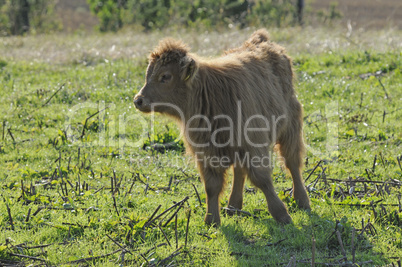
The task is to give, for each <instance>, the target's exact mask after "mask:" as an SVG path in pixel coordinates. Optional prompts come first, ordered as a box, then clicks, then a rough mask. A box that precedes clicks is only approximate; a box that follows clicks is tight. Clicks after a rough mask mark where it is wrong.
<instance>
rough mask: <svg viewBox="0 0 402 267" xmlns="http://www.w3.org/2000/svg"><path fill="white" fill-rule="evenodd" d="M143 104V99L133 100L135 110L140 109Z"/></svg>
mask: <svg viewBox="0 0 402 267" xmlns="http://www.w3.org/2000/svg"><path fill="white" fill-rule="evenodd" d="M143 103H144V100H143V98H142V97H141V96H140V97H137V98H136V99H135V100H134V105H135V106H136V108H141V106H142V104H143Z"/></svg>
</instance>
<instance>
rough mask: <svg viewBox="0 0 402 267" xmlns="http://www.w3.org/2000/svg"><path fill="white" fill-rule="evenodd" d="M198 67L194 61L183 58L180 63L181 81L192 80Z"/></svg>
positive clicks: (186, 57) (189, 58)
mask: <svg viewBox="0 0 402 267" xmlns="http://www.w3.org/2000/svg"><path fill="white" fill-rule="evenodd" d="M197 70H198V65H197V62H195V60H194V59H193V58H191V57H189V56H185V57H184V58H183V60H182V61H181V77H180V78H181V79H182V80H183V81H189V80H192V79H193V78H194V76H195V74H196V73H197Z"/></svg>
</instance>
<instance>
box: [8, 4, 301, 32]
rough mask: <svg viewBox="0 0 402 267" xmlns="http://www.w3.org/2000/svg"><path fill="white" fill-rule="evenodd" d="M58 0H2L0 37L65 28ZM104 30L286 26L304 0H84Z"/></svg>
mask: <svg viewBox="0 0 402 267" xmlns="http://www.w3.org/2000/svg"><path fill="white" fill-rule="evenodd" d="M57 1H58V0H0V36H6V35H21V34H25V33H49V32H52V31H57V30H61V29H62V25H61V22H60V20H58V18H57V15H56V14H55V7H56V4H57ZM86 1H87V3H88V4H89V6H90V9H91V11H92V12H93V13H94V14H95V15H96V16H97V17H98V18H99V30H100V31H104V32H105V31H118V30H119V29H121V28H123V27H125V26H130V27H134V28H136V29H140V30H153V29H162V28H166V27H176V28H180V27H189V28H200V27H201V28H207V29H210V28H219V27H228V26H229V27H233V26H234V27H246V26H260V25H263V26H277V27H280V26H284V25H291V24H295V23H300V19H298V16H299V15H300V14H299V11H300V10H299V9H298V7H299V3H300V2H304V0H86Z"/></svg>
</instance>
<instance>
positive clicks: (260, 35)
mask: <svg viewBox="0 0 402 267" xmlns="http://www.w3.org/2000/svg"><path fill="white" fill-rule="evenodd" d="M268 41H269V34H268V32H267V30H266V29H259V30H257V31H255V32H254V33H253V34H252V35H251V37H250V39H248V40H247V41H246V43H249V44H253V45H259V44H261V43H265V42H268Z"/></svg>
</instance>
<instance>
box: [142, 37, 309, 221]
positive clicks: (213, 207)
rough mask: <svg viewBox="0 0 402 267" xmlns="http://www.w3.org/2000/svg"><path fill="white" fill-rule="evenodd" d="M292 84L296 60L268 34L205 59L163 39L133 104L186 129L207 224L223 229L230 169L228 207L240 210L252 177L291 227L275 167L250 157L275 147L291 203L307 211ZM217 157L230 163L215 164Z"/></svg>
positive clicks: (272, 209)
mask: <svg viewBox="0 0 402 267" xmlns="http://www.w3.org/2000/svg"><path fill="white" fill-rule="evenodd" d="M292 80H293V71H292V64H291V59H290V58H289V57H288V56H287V55H286V54H285V50H284V49H283V48H282V47H281V46H279V45H277V44H275V43H273V42H270V41H269V36H268V33H267V32H266V31H265V30H258V31H256V32H255V33H254V34H253V35H252V36H251V38H250V39H249V40H247V41H246V42H245V43H244V44H243V45H242V46H241V47H239V48H235V49H232V50H229V51H227V52H226V53H225V55H224V56H222V57H219V58H216V59H204V58H200V57H198V56H196V55H195V54H192V53H190V52H189V49H188V48H187V46H186V45H185V44H183V43H182V42H180V41H176V40H173V39H164V40H162V41H161V42H160V43H159V45H158V46H157V47H156V48H155V50H154V51H153V52H152V53H151V55H150V57H149V66H148V69H147V74H146V83H145V85H144V87H143V88H142V89H141V91H140V92H139V93H138V94H137V95H136V96H135V98H134V102H135V105H136V107H137V108H138V109H139V110H140V111H143V112H151V111H155V112H160V113H164V114H167V115H169V116H171V117H173V118H175V119H176V120H177V121H178V123H179V125H180V126H181V127H182V130H183V132H184V140H185V143H186V147H187V150H188V151H189V152H190V153H192V154H193V155H195V158H196V161H197V164H198V169H199V171H200V173H201V177H202V179H203V182H204V185H205V190H206V194H207V214H206V217H205V221H206V222H207V223H215V224H217V225H218V224H220V212H219V211H220V209H219V195H220V193H221V192H222V190H223V187H224V182H225V181H224V180H225V173H226V171H227V169H228V168H229V167H230V166H233V169H234V178H233V185H232V192H231V195H230V198H229V206H233V207H234V208H237V209H241V208H242V205H243V187H244V181H245V177H246V176H247V177H248V178H249V179H250V181H251V182H252V183H253V184H254V185H255V186H257V187H258V188H260V189H261V190H262V191H263V193H264V194H265V197H266V199H267V202H268V210H269V212H270V213H271V214H272V216H273V217H274V218H275V219H276V220H277V221H278V222H282V223H290V222H291V218H290V216H289V214H288V212H287V209H286V207H285V205H284V204H283V202H282V201H281V200H280V199H279V198H278V196H277V195H276V193H275V191H274V186H273V181H272V177H271V166H266V165H264V164H259V165H256V164H252V160H251V159H252V158H257V159H258V158H260V159H261V158H264V157H268V158H270V155H271V154H270V153H271V152H272V148H273V146H274V145H275V144H277V145H278V146H279V152H280V154H281V156H282V157H283V158H284V161H285V165H286V167H287V168H288V169H289V171H290V173H291V175H292V178H293V195H294V198H295V199H296V201H297V202H298V205H299V207H301V208H304V209H309V208H310V202H309V197H308V195H307V192H306V190H305V187H304V183H303V180H302V176H301V166H302V155H303V153H304V146H303V140H302V108H301V105H300V103H299V101H298V100H297V99H296V96H295V91H294V89H293V83H292ZM256 129H257V130H256ZM214 157H215V158H218V159H224V160H225V164H222V162H220V164H214V162H212V161H211V160H209V159H212V158H214Z"/></svg>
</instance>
